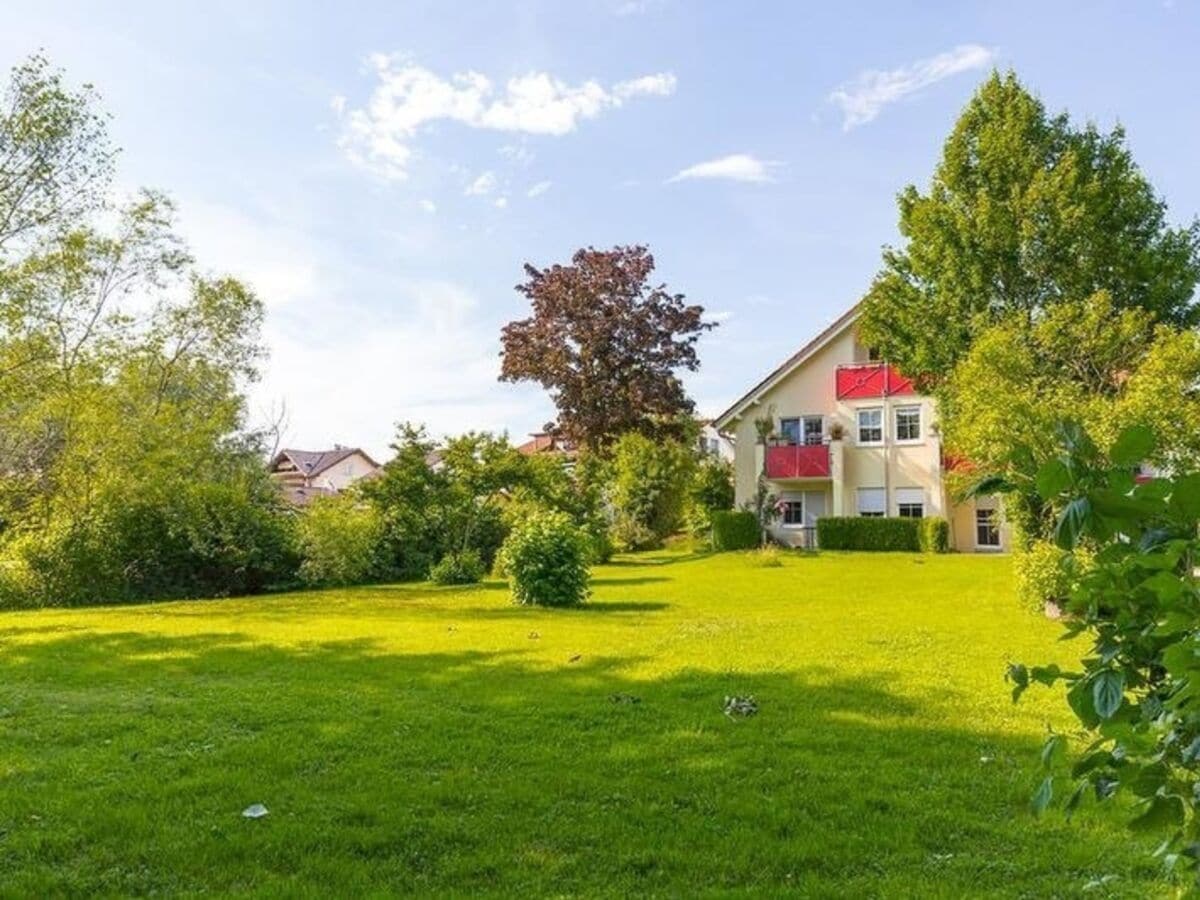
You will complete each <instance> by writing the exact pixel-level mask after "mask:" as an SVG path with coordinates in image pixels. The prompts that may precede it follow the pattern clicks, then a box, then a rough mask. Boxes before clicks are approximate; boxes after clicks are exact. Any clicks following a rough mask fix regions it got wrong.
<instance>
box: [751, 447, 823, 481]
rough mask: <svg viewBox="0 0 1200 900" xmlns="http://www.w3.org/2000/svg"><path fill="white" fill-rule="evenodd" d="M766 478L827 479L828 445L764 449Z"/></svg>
mask: <svg viewBox="0 0 1200 900" xmlns="http://www.w3.org/2000/svg"><path fill="white" fill-rule="evenodd" d="M766 451H767V452H766V467H767V478H770V479H772V480H778V479H783V478H828V477H829V445H828V444H780V445H778V446H775V447H767V448H766Z"/></svg>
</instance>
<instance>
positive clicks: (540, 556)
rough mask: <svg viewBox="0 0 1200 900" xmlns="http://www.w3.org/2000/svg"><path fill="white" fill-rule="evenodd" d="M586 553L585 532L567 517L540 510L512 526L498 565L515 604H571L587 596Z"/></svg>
mask: <svg viewBox="0 0 1200 900" xmlns="http://www.w3.org/2000/svg"><path fill="white" fill-rule="evenodd" d="M588 553H589V549H588V537H587V535H586V534H585V533H584V531H583V530H582V529H580V528H579V527H577V526H576V525H575V524H574V523H573V522H572V521H571V518H570V517H569V516H567V515H566V514H565V513H558V512H544V513H539V514H536V515H534V516H532V517H530V518H528V519H526V520H525V521H524V522H521V523H520V524H518V525H516V526H515V527H514V528H513V530H512V533H511V534H509V536H508V539H507V540H506V541H505V542H504V546H503V547H501V548H500V555H499V568H500V569H501V570H502V571H503V572H504V573H505V574H506V575H507V577H508V579H509V583H510V585H511V588H512V596H513V600H515V601H516V602H517V603H521V604H530V605H537V606H574V605H575V604H578V603H582V602H583V601H584V600H585V599H587V595H588Z"/></svg>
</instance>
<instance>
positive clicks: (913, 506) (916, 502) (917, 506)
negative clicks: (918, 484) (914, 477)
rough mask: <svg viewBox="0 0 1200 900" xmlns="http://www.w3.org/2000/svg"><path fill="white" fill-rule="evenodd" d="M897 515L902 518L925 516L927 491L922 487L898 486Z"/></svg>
mask: <svg viewBox="0 0 1200 900" xmlns="http://www.w3.org/2000/svg"><path fill="white" fill-rule="evenodd" d="M896 515H898V516H899V517H900V518H902V519H921V518H924V517H925V491H924V490H922V489H921V488H896Z"/></svg>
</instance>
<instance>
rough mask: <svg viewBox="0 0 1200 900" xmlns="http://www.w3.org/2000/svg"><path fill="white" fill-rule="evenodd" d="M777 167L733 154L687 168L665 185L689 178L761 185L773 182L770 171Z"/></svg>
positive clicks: (746, 156) (677, 173)
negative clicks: (721, 179) (716, 179)
mask: <svg viewBox="0 0 1200 900" xmlns="http://www.w3.org/2000/svg"><path fill="white" fill-rule="evenodd" d="M778 165H779V163H776V162H767V161H764V160H761V159H757V158H755V157H753V156H751V155H750V154H748V153H733V154H730V155H729V156H722V157H720V158H719V159H710V160H708V161H707V162H702V163H696V164H695V165H694V166H688V167H687V168H686V169H683V170H681V171H679V172H676V173H675V174H674V175H672V176H671V177H670V178H668V179H667V183H668V184H669V183H671V182H675V181H685V180H687V179H690V178H726V179H729V180H731V181H749V182H757V183H763V182H767V181H774V180H775V179H774V178H773V177H772V175H771V170H772V169H774V168H775V167H776V166H778Z"/></svg>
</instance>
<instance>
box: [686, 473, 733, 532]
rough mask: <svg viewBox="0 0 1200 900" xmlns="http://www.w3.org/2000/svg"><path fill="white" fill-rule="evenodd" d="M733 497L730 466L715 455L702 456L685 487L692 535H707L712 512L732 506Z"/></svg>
mask: <svg viewBox="0 0 1200 900" xmlns="http://www.w3.org/2000/svg"><path fill="white" fill-rule="evenodd" d="M733 499H734V494H733V466H732V465H730V464H729V463H728V462H726V461H725V460H723V459H718V458H717V457H715V456H705V457H703V458H701V459H700V461H699V462H698V463H697V464H696V468H695V470H694V471H693V473H692V483H691V484H690V485H689V486H688V500H687V516H686V518H687V523H688V530H689V531H691V533H692V534H693V535H694V536H698V535H705V534H708V533H709V531H710V529H711V528H712V514H713V513H714V512H717V511H718V510H729V509H733Z"/></svg>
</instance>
